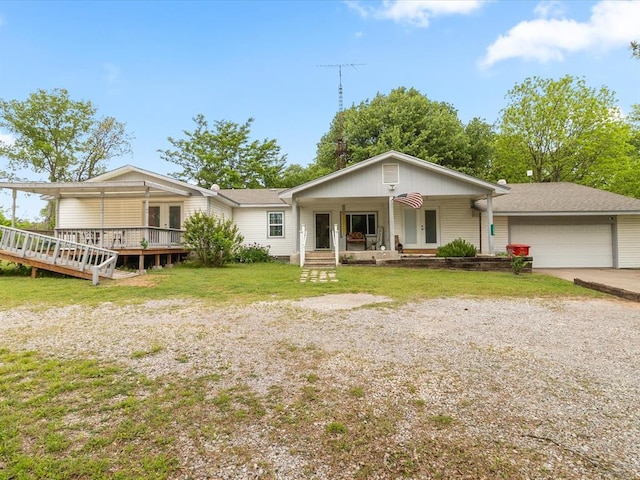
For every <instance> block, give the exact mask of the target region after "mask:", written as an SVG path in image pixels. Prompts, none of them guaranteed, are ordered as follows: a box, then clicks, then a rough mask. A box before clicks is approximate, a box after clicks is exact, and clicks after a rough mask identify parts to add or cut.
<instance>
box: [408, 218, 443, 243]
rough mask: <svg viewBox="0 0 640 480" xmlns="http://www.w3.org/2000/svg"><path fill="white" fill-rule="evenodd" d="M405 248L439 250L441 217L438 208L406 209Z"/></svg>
mask: <svg viewBox="0 0 640 480" xmlns="http://www.w3.org/2000/svg"><path fill="white" fill-rule="evenodd" d="M403 215H404V243H403V245H402V246H403V248H437V247H438V246H439V245H440V228H439V224H440V218H439V217H440V216H439V212H438V209H437V208H420V209H413V208H405V209H404V210H403Z"/></svg>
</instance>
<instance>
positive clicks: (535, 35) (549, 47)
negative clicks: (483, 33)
mask: <svg viewBox="0 0 640 480" xmlns="http://www.w3.org/2000/svg"><path fill="white" fill-rule="evenodd" d="M535 13H536V14H537V15H540V16H541V17H544V18H537V19H535V20H528V21H523V22H520V23H519V24H517V25H516V26H515V27H513V28H512V29H511V30H509V32H507V33H506V34H505V35H501V36H500V37H498V39H497V40H496V41H495V42H493V43H492V44H491V45H489V47H488V48H487V53H486V55H485V56H484V58H483V59H482V60H481V61H480V65H481V66H482V67H484V68H488V67H490V66H491V65H493V64H495V63H497V62H499V61H501V60H506V59H508V58H523V59H525V60H535V61H539V62H548V61H560V60H563V59H564V56H565V55H566V54H569V53H574V52H578V51H585V50H600V51H602V50H608V49H612V48H618V47H623V46H624V47H627V46H628V45H629V42H630V41H631V40H633V39H634V38H636V37H637V36H638V25H640V1H638V0H631V1H609V0H603V1H600V2H598V3H597V4H596V5H594V7H593V8H592V9H591V17H590V18H589V21H587V22H577V21H575V20H572V19H568V18H564V16H563V15H564V13H563V10H562V9H561V8H560V5H559V4H557V2H544V3H541V4H539V5H538V6H537V7H536V9H535ZM548 16H553V17H555V18H547V17H548Z"/></svg>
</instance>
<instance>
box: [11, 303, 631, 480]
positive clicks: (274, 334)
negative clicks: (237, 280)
mask: <svg viewBox="0 0 640 480" xmlns="http://www.w3.org/2000/svg"><path fill="white" fill-rule="evenodd" d="M386 300H387V299H385V298H381V297H373V296H368V295H338V296H324V297H317V298H309V299H304V300H302V301H299V302H268V303H261V304H257V305H250V306H244V307H233V308H221V307H219V306H215V305H210V304H206V303H194V301H192V300H166V301H158V302H148V303H146V304H144V305H129V306H117V305H113V304H103V305H101V306H99V307H96V308H91V307H86V306H69V307H65V308H49V309H42V308H37V309H29V308H26V307H24V308H19V309H14V310H8V311H0V338H2V340H1V344H2V346H3V347H5V348H10V349H16V350H25V349H29V350H36V351H39V352H41V353H43V354H47V355H54V356H60V357H64V358H77V357H93V358H100V359H104V360H108V361H116V362H119V363H121V364H126V365H128V366H130V367H131V368H133V369H134V370H135V371H138V372H141V373H144V374H146V375H148V376H150V377H154V378H157V377H159V376H162V375H167V374H172V375H184V376H197V375H207V374H211V373H220V372H227V374H226V375H225V376H224V377H223V380H222V383H221V388H222V387H224V386H225V385H227V386H228V385H235V384H237V383H238V382H239V381H241V382H243V383H244V384H246V385H248V386H249V387H250V388H251V389H252V390H253V391H255V392H256V393H257V394H258V395H268V394H269V392H271V391H272V389H273V388H274V387H275V386H277V387H278V388H279V389H280V390H281V391H284V392H287V391H289V390H290V391H293V390H295V389H296V388H299V387H300V385H301V384H302V383H304V382H305V381H306V380H305V378H306V379H309V378H310V377H309V375H310V374H309V372H313V375H314V377H313V378H319V379H320V382H323V381H324V382H326V385H327V390H326V391H327V392H329V390H328V389H329V388H331V389H333V390H331V391H344V392H347V391H354V390H353V389H354V386H357V387H358V388H359V389H360V390H357V392H360V391H361V392H362V395H356V396H355V397H357V398H355V397H354V398H352V399H350V400H349V399H348V400H349V402H350V403H349V404H348V406H346V407H344V408H354V409H355V408H358V409H361V410H362V411H371V412H376V411H377V410H376V409H378V410H380V409H382V406H383V405H384V406H388V405H395V406H394V407H393V408H395V409H396V411H397V413H398V415H397V416H394V417H393V419H394V420H393V425H391V426H390V427H389V428H390V429H389V433H388V436H387V437H385V439H381V440H380V441H381V442H386V444H387V445H392V446H396V447H398V446H400V445H408V444H415V442H416V441H417V436H419V435H421V436H429V435H433V436H434V437H433V438H434V439H437V441H438V442H440V441H444V440H446V441H447V442H455V441H457V440H464V442H463V443H461V444H460V445H466V446H467V447H465V448H469V449H470V450H473V449H476V450H474V451H476V453H477V452H480V454H482V452H483V451H487V452H491V454H493V452H494V449H495V448H499V451H500V452H502V453H501V455H503V456H504V459H503V461H505V462H511V463H514V464H516V468H515V470H514V471H515V472H517V474H518V475H517V478H576V479H578V478H592V479H596V478H597V479H600V478H617V479H633V478H640V372H639V371H638V367H639V366H640V306H639V305H637V304H634V303H631V302H624V301H616V300H584V299H581V300H579V301H578V300H536V299H533V300H506V299H500V300H481V299H466V298H447V299H437V300H426V301H424V302H421V303H413V304H407V305H403V306H400V307H396V306H392V305H393V304H387V303H386ZM153 344H159V345H162V346H163V350H162V351H160V352H159V353H158V354H156V355H149V356H145V357H143V358H132V355H131V354H132V352H135V351H140V350H145V349H149V347H150V345H153ZM177 359H180V361H178V360H177ZM318 388H320V387H318ZM409 400H410V402H409ZM352 404H358V406H357V407H356V406H353V407H352ZM412 405H413V407H411V406H412ZM416 405H418V406H420V408H422V409H423V411H427V412H429V413H428V415H425V414H419V415H418V414H416V413H415V410H414V409H412V408H414V407H415V406H416ZM362 418H363V419H362V421H363V422H366V418H365V417H362ZM425 418H432V419H435V420H434V421H435V422H440V423H441V424H442V425H441V427H442V428H440V429H431V430H425V426H424V422H425V420H424V419H425ZM273 428H274V427H273V425H272V424H267V423H264V424H261V425H254V426H248V427H247V428H246V429H244V430H243V431H239V432H236V434H235V436H234V438H233V442H231V443H233V445H235V446H236V447H237V446H238V445H242V446H243V447H244V448H246V449H249V450H251V451H252V452H254V454H253V458H259V459H260V462H256V463H255V464H252V465H241V464H240V463H241V462H239V461H238V460H237V458H235V459H234V458H233V451H232V450H226V451H225V452H223V453H225V454H224V455H223V454H221V453H220V451H222V450H224V449H225V448H227V447H226V446H223V445H222V444H221V445H219V446H218V447H210V449H209V450H206V449H204V450H203V449H202V448H200V449H196V448H193V445H192V442H193V439H191V438H179V439H178V443H179V448H180V449H181V452H182V453H181V463H182V465H183V467H182V470H181V471H182V474H184V475H183V476H181V477H180V478H187V477H191V478H258V477H260V472H262V471H263V470H264V469H265V468H267V469H268V470H269V471H270V472H272V476H273V477H275V478H282V479H289V478H291V479H297V478H352V477H353V476H355V473H356V472H358V471H360V470H358V469H362V467H363V466H362V464H361V462H360V461H359V459H358V458H350V457H348V456H347V457H343V460H342V461H341V462H339V463H340V465H338V466H336V465H333V464H332V463H331V462H330V461H328V460H327V457H326V456H323V452H322V451H321V450H320V449H319V447H318V446H316V445H314V444H313V441H312V440H310V438H311V439H312V438H313V437H309V436H306V437H304V438H303V435H302V434H301V436H300V438H297V437H296V436H295V435H294V436H287V435H284V434H282V435H281V437H280V439H279V440H274V436H273V435H265V434H264V432H265V431H267V430H272V429H273ZM308 428H309V429H312V428H313V425H309V426H308ZM258 430H260V431H258ZM275 438H278V437H277V436H276V437H275ZM225 445H229V443H226V444H225ZM203 452H205V453H203ZM206 452H209V453H206ZM374 454H375V455H377V454H378V453H375V452H372V455H374ZM487 454H489V453H487ZM379 455H381V456H384V462H388V461H391V460H389V458H391V457H389V458H387V456H386V455H388V451H387V453H385V451H381V452H380V453H379ZM415 457H416V458H415V459H414V460H415V461H414V464H417V465H422V466H423V468H422V467H419V468H416V469H415V470H413V471H412V472H413V473H410V474H409V475H408V476H409V477H412V478H435V477H431V476H430V474H429V473H428V472H429V471H430V469H429V468H435V467H433V466H432V467H429V468H427V467H426V465H427V464H428V461H427V458H426V457H425V455H424V454H420V453H417V454H415ZM381 461H382V460H381ZM261 469H262V470H261ZM254 470H255V471H254ZM390 477H391V475H390ZM483 477H484V478H494V476H493V475H492V474H491V472H484V473H483ZM376 478H382V477H380V475H378V476H377V477H376ZM386 478H389V477H386ZM477 478H480V477H477Z"/></svg>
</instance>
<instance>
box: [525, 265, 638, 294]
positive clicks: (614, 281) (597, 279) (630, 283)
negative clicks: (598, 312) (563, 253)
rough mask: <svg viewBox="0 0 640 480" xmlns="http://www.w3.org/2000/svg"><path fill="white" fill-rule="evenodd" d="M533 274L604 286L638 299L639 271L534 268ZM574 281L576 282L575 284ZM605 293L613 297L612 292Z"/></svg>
mask: <svg viewBox="0 0 640 480" xmlns="http://www.w3.org/2000/svg"><path fill="white" fill-rule="evenodd" d="M533 273H542V274H544V275H552V276H554V277H558V278H562V279H564V280H569V281H570V282H574V283H578V284H581V282H587V283H590V284H591V283H593V284H598V285H605V286H607V287H610V288H611V289H617V290H623V291H626V292H631V293H634V294H636V295H638V296H639V297H640V269H624V268H623V269H617V268H534V269H533ZM576 279H577V280H578V282H576ZM580 281H581V282H580ZM584 286H586V285H584ZM607 293H612V294H614V295H615V293H614V292H607Z"/></svg>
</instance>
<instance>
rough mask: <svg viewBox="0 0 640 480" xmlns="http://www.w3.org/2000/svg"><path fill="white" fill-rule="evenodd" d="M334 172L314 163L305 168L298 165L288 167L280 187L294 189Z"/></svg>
mask: <svg viewBox="0 0 640 480" xmlns="http://www.w3.org/2000/svg"><path fill="white" fill-rule="evenodd" d="M332 171H333V170H332V169H329V168H326V167H322V166H320V165H318V164H316V163H312V164H311V165H309V166H308V167H303V166H302V165H298V164H296V163H294V164H291V165H289V166H287V168H286V169H285V170H284V172H283V173H282V180H281V181H280V187H284V188H292V187H297V186H298V185H302V184H303V183H306V182H310V181H311V180H315V179H316V178H320V177H322V176H323V175H327V174H329V173H331V172H332Z"/></svg>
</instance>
